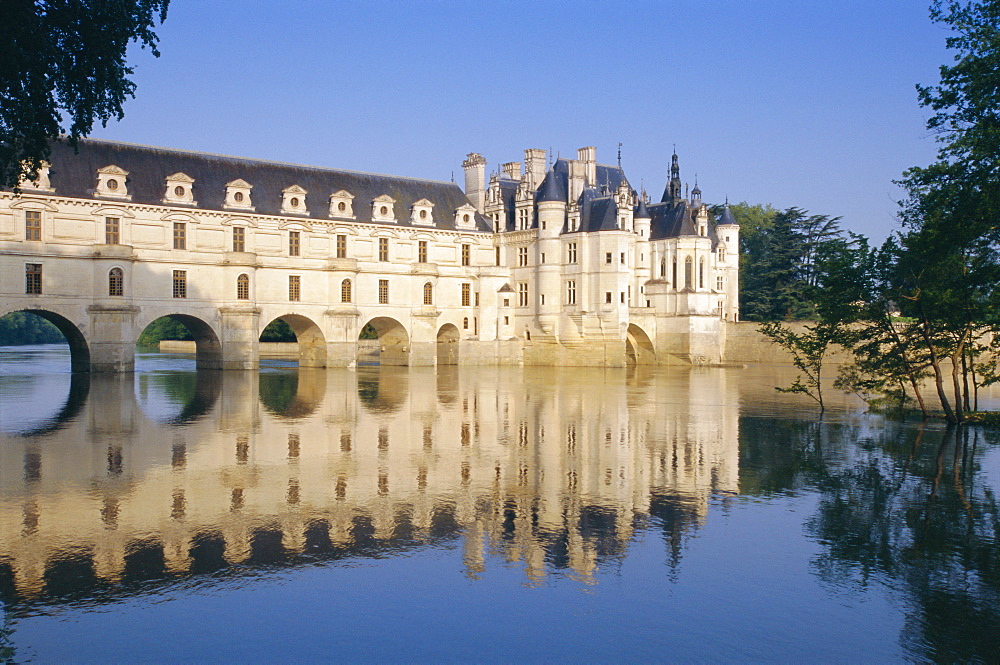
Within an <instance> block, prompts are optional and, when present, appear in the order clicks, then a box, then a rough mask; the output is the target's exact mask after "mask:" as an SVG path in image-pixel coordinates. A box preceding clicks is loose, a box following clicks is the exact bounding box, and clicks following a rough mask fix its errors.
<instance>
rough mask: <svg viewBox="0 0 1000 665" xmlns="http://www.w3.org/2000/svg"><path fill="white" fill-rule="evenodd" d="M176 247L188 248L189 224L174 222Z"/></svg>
mask: <svg viewBox="0 0 1000 665" xmlns="http://www.w3.org/2000/svg"><path fill="white" fill-rule="evenodd" d="M174 249H187V224H185V223H184V222H174Z"/></svg>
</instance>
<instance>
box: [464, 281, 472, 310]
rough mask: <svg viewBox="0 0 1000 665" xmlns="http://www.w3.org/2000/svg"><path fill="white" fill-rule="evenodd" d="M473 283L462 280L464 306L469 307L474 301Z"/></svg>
mask: <svg viewBox="0 0 1000 665" xmlns="http://www.w3.org/2000/svg"><path fill="white" fill-rule="evenodd" d="M471 294H472V285H471V284H469V283H468V282H462V307H468V306H469V304H470V303H471V301H472V296H471Z"/></svg>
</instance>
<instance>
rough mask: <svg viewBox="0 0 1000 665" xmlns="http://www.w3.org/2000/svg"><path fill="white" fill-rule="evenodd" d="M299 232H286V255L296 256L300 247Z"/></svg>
mask: <svg viewBox="0 0 1000 665" xmlns="http://www.w3.org/2000/svg"><path fill="white" fill-rule="evenodd" d="M299 233H300V232H299V231H289V232H288V255H289V256H298V255H299V248H300V247H301V238H300V235H299Z"/></svg>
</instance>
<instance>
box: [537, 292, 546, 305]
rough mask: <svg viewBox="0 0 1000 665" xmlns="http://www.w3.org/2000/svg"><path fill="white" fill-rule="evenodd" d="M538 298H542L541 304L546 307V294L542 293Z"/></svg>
mask: <svg viewBox="0 0 1000 665" xmlns="http://www.w3.org/2000/svg"><path fill="white" fill-rule="evenodd" d="M538 297H539V298H541V301H542V302H541V304H543V305H544V304H545V294H544V293H541V294H539V296H538Z"/></svg>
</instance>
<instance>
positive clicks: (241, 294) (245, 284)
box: [236, 273, 250, 300]
mask: <svg viewBox="0 0 1000 665" xmlns="http://www.w3.org/2000/svg"><path fill="white" fill-rule="evenodd" d="M236 299H237V300H250V275H247V274H246V273H243V274H242V275H240V276H239V277H237V278H236Z"/></svg>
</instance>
